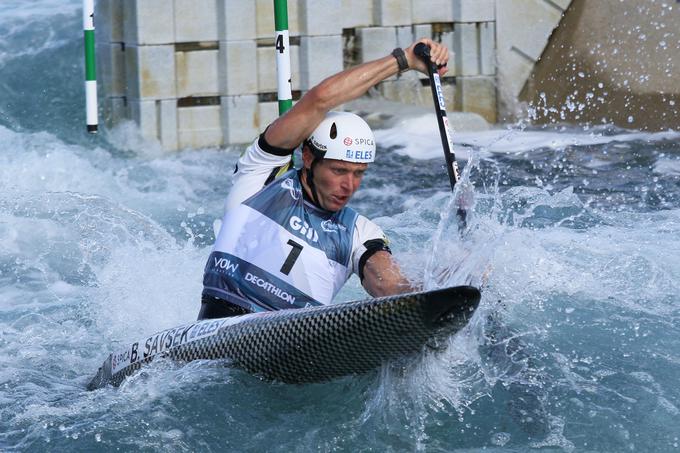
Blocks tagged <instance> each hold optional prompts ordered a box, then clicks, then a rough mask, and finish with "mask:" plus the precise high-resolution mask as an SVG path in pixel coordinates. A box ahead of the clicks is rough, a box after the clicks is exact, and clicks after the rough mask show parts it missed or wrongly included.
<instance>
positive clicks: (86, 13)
mask: <svg viewBox="0 0 680 453" xmlns="http://www.w3.org/2000/svg"><path fill="white" fill-rule="evenodd" d="M83 30H84V32H85V113H86V114H85V116H86V120H87V131H88V132H90V133H91V134H95V133H96V132H97V124H98V121H97V74H96V66H95V61H94V55H95V51H94V0H83Z"/></svg>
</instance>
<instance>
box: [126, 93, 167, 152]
mask: <svg viewBox="0 0 680 453" xmlns="http://www.w3.org/2000/svg"><path fill="white" fill-rule="evenodd" d="M128 109H129V111H130V119H132V121H134V122H135V123H136V124H137V127H139V133H140V135H141V136H142V137H143V138H144V139H146V140H153V141H157V142H160V140H159V137H158V115H157V113H158V111H157V108H156V101H155V100H140V99H128Z"/></svg>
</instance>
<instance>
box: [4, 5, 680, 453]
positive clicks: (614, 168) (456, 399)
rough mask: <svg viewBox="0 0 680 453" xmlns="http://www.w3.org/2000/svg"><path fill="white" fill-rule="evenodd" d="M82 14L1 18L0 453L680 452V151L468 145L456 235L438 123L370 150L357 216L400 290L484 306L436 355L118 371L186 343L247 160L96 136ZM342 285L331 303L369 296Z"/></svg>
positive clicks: (519, 138)
mask: <svg viewBox="0 0 680 453" xmlns="http://www.w3.org/2000/svg"><path fill="white" fill-rule="evenodd" d="M79 7H80V4H79V2H75V1H71V0H40V1H36V2H24V1H9V0H6V1H3V2H2V4H1V5H0V73H1V74H2V77H1V78H0V450H2V451H120V450H122V451H137V450H140V451H232V450H236V451H240V450H251V451H265V450H269V451H309V450H318V451H336V450H340V451H358V450H369V451H413V450H420V451H482V450H483V451H499V452H505V451H527V450H534V449H542V450H546V451H601V452H612V451H631V450H633V451H675V450H680V428H679V427H680V390H679V387H678V376H680V231H679V230H680V133H678V132H673V131H668V132H660V133H653V134H651V133H640V132H635V131H628V130H621V129H616V128H614V127H611V126H607V125H603V126H598V127H591V128H588V129H584V128H550V129H539V128H535V127H534V128H531V127H523V126H521V125H516V126H513V127H509V128H504V129H496V130H492V131H486V132H479V133H457V134H456V136H455V145H456V153H457V155H458V157H459V159H460V161H461V167H463V168H464V172H463V184H462V185H461V189H463V190H464V192H465V193H466V194H467V202H468V211H469V213H470V214H469V222H468V228H467V230H466V232H465V233H464V234H463V235H462V236H461V235H460V234H459V233H458V231H457V226H456V221H455V215H454V214H452V212H453V211H454V210H455V204H454V203H453V202H452V200H454V198H452V196H451V194H450V191H449V186H448V180H447V177H446V171H445V169H444V167H443V165H442V164H443V159H442V157H441V150H440V143H439V137H438V133H437V127H436V122H435V120H434V116H432V115H423V116H419V117H415V118H409V119H408V120H405V121H404V122H403V123H401V124H397V125H395V126H394V127H392V128H386V129H381V130H378V131H376V138H377V141H378V143H379V144H380V149H379V150H378V153H379V157H378V160H377V162H376V163H375V164H374V165H373V166H372V167H371V169H370V170H369V172H368V174H367V175H366V177H365V179H364V183H363V186H362V188H361V189H360V191H359V192H358V193H357V195H356V197H355V198H354V199H353V201H352V206H353V207H354V208H356V209H358V210H359V211H361V212H362V213H363V214H365V215H367V216H368V217H371V218H373V219H375V221H376V222H377V223H378V224H380V225H381V226H382V227H383V228H384V229H385V231H386V232H387V233H388V235H389V236H390V238H391V241H392V249H393V251H394V255H395V257H396V258H397V259H398V260H399V262H400V263H401V264H402V266H403V267H404V269H405V272H406V273H407V274H408V275H409V277H411V278H413V279H414V280H419V281H424V283H425V284H426V285H427V286H429V287H435V286H441V285H453V284H460V283H464V282H472V283H474V284H484V290H483V296H482V302H481V304H480V308H479V310H478V311H477V313H476V314H475V316H474V318H473V319H472V321H471V322H470V324H469V326H468V327H467V328H466V329H464V330H463V331H461V332H460V333H459V334H458V335H456V336H455V337H453V338H451V339H450V341H449V344H448V347H447V348H446V349H445V350H444V351H440V352H438V353H431V352H429V353H425V354H423V355H422V356H421V357H418V358H415V359H413V360H411V361H408V362H405V363H400V364H398V365H392V366H385V367H384V368H383V369H380V370H376V371H375V372H373V373H370V374H368V375H365V376H358V377H346V378H342V379H339V380H336V381H333V382H329V383H323V384H313V385H304V386H294V385H284V384H280V383H272V382H266V381H262V380H260V379H258V378H257V377H254V376H251V375H248V374H247V373H245V372H243V371H240V370H238V369H232V368H230V367H228V366H227V365H226V364H224V363H220V362H210V361H205V362H195V363H190V364H188V365H184V366H180V365H177V364H174V363H171V362H166V361H158V362H156V363H154V364H152V365H151V366H149V367H147V368H146V369H145V370H144V371H143V372H141V373H138V374H136V375H135V376H133V377H132V378H131V379H129V380H127V381H126V382H125V383H124V384H123V385H122V386H121V387H120V388H110V387H109V388H105V389H102V390H97V391H94V392H88V391H86V390H85V385H86V384H87V382H88V381H89V379H90V378H91V377H92V376H93V374H94V373H95V372H96V370H97V367H98V366H99V365H101V363H102V361H103V360H104V359H105V357H106V356H107V355H108V353H109V352H111V350H113V349H119V348H120V347H121V346H125V345H126V344H127V343H128V342H129V341H130V340H133V339H137V338H143V337H145V336H147V335H149V334H151V333H154V332H156V331H159V330H162V329H166V328H170V327H174V326H176V325H179V324H184V323H187V322H190V321H193V320H194V319H195V318H196V315H197V313H198V308H199V299H200V292H201V288H202V285H201V279H202V270H203V266H204V264H205V260H206V259H207V256H208V254H209V253H210V248H211V245H212V242H213V241H214V234H213V220H214V219H215V218H218V217H221V213H222V203H223V200H224V197H225V196H226V194H227V193H228V191H229V188H230V185H231V181H230V178H231V174H232V169H233V165H234V162H235V160H236V157H237V155H238V151H239V149H238V148H232V149H228V150H217V149H203V150H196V151H185V152H181V153H170V154H166V153H162V152H161V151H160V150H159V149H158V147H157V146H156V145H153V144H149V143H144V142H143V141H142V140H140V139H139V138H138V136H137V134H136V132H135V130H134V128H133V127H131V126H129V125H127V126H126V125H123V126H122V127H118V128H117V129H114V130H111V131H105V132H104V133H102V134H100V136H98V137H95V138H93V137H88V136H86V134H85V133H84V132H83V131H84V109H83V101H82V98H83V94H82V74H83V67H82V58H81V54H82V50H81V47H80V39H81V34H82V32H81V31H80V20H81V19H80V11H79ZM365 296H366V295H365V293H364V291H363V289H362V288H361V286H360V284H359V282H358V281H357V280H356V279H355V278H353V279H351V280H350V281H349V283H348V284H347V285H346V287H345V288H344V289H343V290H342V292H341V293H340V295H339V298H338V300H340V301H342V300H351V299H357V298H363V297H365Z"/></svg>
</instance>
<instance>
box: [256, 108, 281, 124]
mask: <svg viewBox="0 0 680 453" xmlns="http://www.w3.org/2000/svg"><path fill="white" fill-rule="evenodd" d="M257 108H258V114H257V118H258V130H259V131H263V130H265V128H266V127H267V126H269V125H270V124H271V123H273V122H274V120H275V119H276V118H278V117H279V103H278V102H260V103H259V104H258V107H257Z"/></svg>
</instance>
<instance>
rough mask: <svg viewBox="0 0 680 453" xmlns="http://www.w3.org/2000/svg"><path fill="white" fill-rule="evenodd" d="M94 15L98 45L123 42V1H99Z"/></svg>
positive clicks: (96, 3)
mask: <svg viewBox="0 0 680 453" xmlns="http://www.w3.org/2000/svg"><path fill="white" fill-rule="evenodd" d="M94 14H95V16H94V24H95V34H96V35H97V37H96V39H97V42H98V43H102V44H104V43H109V42H123V40H124V34H123V0H97V1H96V2H95V7H94Z"/></svg>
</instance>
